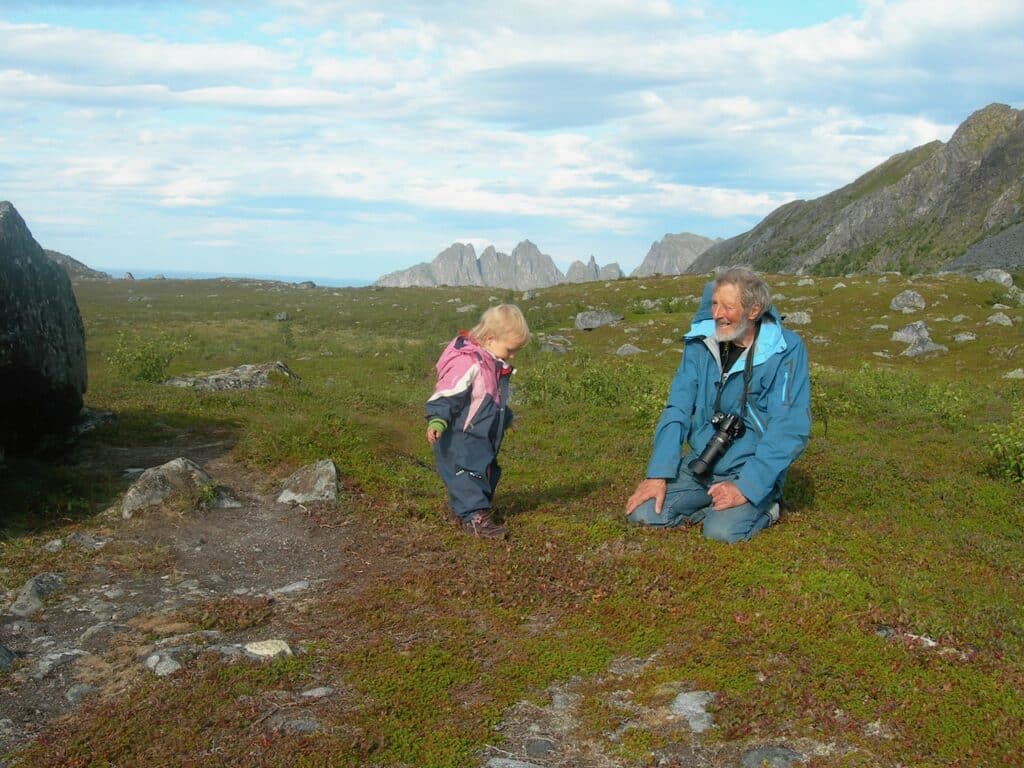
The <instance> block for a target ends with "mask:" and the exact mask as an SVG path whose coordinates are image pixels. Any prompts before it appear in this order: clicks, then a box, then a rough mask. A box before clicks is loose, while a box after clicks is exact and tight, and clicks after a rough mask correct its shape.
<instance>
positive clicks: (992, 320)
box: [985, 312, 1013, 326]
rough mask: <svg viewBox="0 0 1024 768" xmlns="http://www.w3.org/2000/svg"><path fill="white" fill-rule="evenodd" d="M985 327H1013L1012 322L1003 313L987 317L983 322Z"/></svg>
mask: <svg viewBox="0 0 1024 768" xmlns="http://www.w3.org/2000/svg"><path fill="white" fill-rule="evenodd" d="M985 325H1005V326H1011V325H1013V320H1011V319H1010V318H1009V316H1008V315H1007V314H1006V313H1005V312H996V313H994V314H992V315H989V316H988V319H986V320H985Z"/></svg>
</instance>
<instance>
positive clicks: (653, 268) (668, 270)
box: [630, 232, 721, 277]
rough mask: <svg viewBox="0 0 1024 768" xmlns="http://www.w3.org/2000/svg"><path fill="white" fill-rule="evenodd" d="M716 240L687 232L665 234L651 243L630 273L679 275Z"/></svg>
mask: <svg viewBox="0 0 1024 768" xmlns="http://www.w3.org/2000/svg"><path fill="white" fill-rule="evenodd" d="M718 242H721V239H718V240H712V239H711V238H710V237H702V236H701V235H694V234H691V233H689V232H682V233H680V234H678V235H665V236H664V237H663V238H661V240H658V241H657V242H654V243H651V248H650V250H649V251H647V255H646V256H645V257H644V260H643V262H641V264H640V266H639V267H637V268H636V269H634V270H633V271H632V272H631V273H630V274H631V276H632V277H647V276H648V275H681V274H682V273H683V272H685V271H686V269H687V267H689V266H690V265H691V264H693V262H694V261H695V260H696V259H697V257H698V256H700V255H701V254H702V253H704V252H705V251H706V250H707V249H708V248H710V247H711V246H713V245H714V244H715V243H718Z"/></svg>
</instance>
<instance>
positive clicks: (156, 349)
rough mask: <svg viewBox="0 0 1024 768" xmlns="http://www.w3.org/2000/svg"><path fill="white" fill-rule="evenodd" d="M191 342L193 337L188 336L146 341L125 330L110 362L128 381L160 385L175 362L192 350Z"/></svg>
mask: <svg viewBox="0 0 1024 768" xmlns="http://www.w3.org/2000/svg"><path fill="white" fill-rule="evenodd" d="M191 343H192V338H191V337H190V336H187V335H186V336H185V337H184V338H181V339H174V338H173V337H172V336H171V334H169V333H163V334H161V335H160V336H158V337H157V338H155V339H142V338H139V337H137V336H129V335H128V334H127V333H126V332H124V331H121V332H119V333H118V334H117V338H116V341H115V342H114V348H113V350H112V351H111V353H110V355H109V359H108V362H109V363H110V365H111V367H113V368H114V370H115V371H117V372H118V374H120V375H121V376H123V377H124V378H127V379H133V380H135V381H149V382H156V381H160V380H161V379H164V378H166V376H167V367H168V366H169V365H170V363H171V360H173V359H174V358H175V357H177V356H178V355H181V354H182V353H184V352H185V351H186V350H188V348H189V346H190V345H191Z"/></svg>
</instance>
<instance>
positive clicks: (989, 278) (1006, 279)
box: [974, 269, 1013, 288]
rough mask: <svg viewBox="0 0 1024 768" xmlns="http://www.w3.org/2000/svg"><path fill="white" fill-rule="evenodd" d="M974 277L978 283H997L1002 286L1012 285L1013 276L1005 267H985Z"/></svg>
mask: <svg viewBox="0 0 1024 768" xmlns="http://www.w3.org/2000/svg"><path fill="white" fill-rule="evenodd" d="M974 279H975V280H977V281H978V282H979V283H999V284H1000V285H1001V286H1003V287H1004V288H1009V287H1010V286H1011V285H1013V277H1012V276H1011V275H1010V273H1009V272H1007V271H1006V270H1005V269H986V270H985V271H984V272H982V273H981V274H980V275H976V276H975V278H974Z"/></svg>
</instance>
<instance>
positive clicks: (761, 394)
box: [626, 267, 811, 543]
mask: <svg viewBox="0 0 1024 768" xmlns="http://www.w3.org/2000/svg"><path fill="white" fill-rule="evenodd" d="M684 342H685V343H684V345H683V359H682V362H681V363H680V364H679V368H678V370H677V371H676V374H675V378H673V380H672V387H671V389H670V390H669V395H668V402H667V403H666V405H665V410H664V411H662V414H661V418H660V419H659V420H658V426H657V427H656V429H655V432H654V449H653V451H652V453H651V459H650V461H649V462H648V464H647V479H645V480H643V481H642V482H641V483H640V484H639V485H638V486H637V488H636V490H635V491H634V492H633V495H632V496H630V497H629V500H628V501H627V502H626V514H627V515H628V519H629V520H630V522H633V523H637V524H640V525H654V526H664V527H674V526H677V525H681V524H683V523H700V522H703V524H704V536H705V537H706V538H709V539H716V540H719V541H725V542H730V543H732V542H735V541H746V540H748V539H750V537H752V536H753V535H754V534H755V533H757V532H758V531H760V530H761V529H762V528H766V527H767V526H769V525H771V524H772V523H773V522H775V520H777V519H778V516H779V498H780V497H781V496H782V484H783V481H784V480H785V478H786V471H787V470H788V469H789V465H790V464H792V463H793V461H794V460H795V459H796V458H797V456H799V455H800V454H801V452H802V451H803V449H804V446H806V445H807V439H808V437H809V436H810V431H811V415H810V380H809V377H808V372H807V350H806V348H805V347H804V344H803V342H802V341H801V340H800V337H799V336H797V335H796V334H795V333H793V332H792V331H790V330H788V329H786V328H783V327H782V323H781V321H780V319H779V316H778V315H777V314H776V313H775V310H774V309H773V308H772V306H771V299H770V297H769V293H768V286H767V284H766V283H765V282H764V280H763V279H761V277H760V276H759V275H757V274H756V273H755V272H753V271H752V270H750V269H747V268H745V267H733V268H732V269H730V270H728V271H726V272H723V273H721V274H720V275H718V276H717V277H716V278H715V280H714V281H713V282H712V283H709V284H708V286H707V287H706V288H705V290H704V297H703V299H702V301H701V306H700V308H699V309H698V310H697V314H696V316H695V317H694V319H693V325H692V327H691V328H690V330H689V332H688V333H687V334H686V336H685V337H684ZM684 446H686V448H684Z"/></svg>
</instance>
